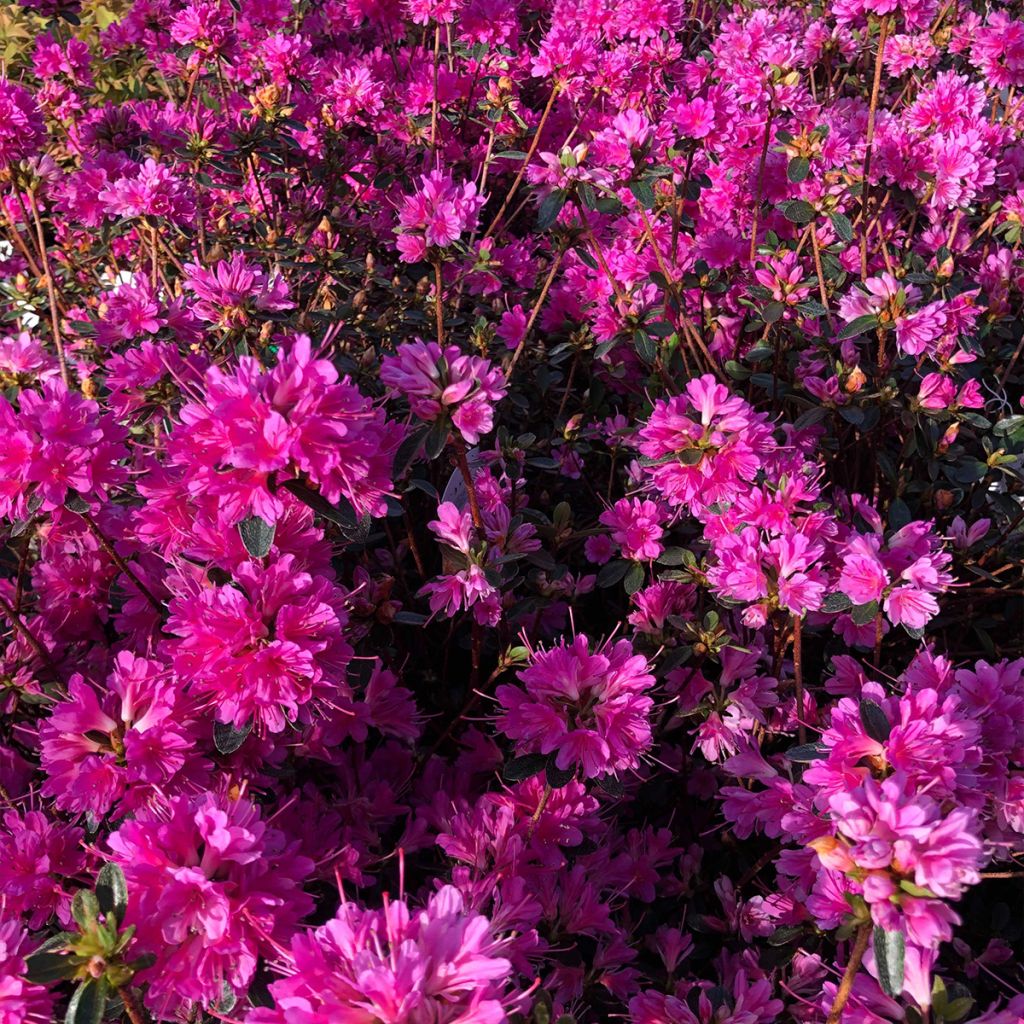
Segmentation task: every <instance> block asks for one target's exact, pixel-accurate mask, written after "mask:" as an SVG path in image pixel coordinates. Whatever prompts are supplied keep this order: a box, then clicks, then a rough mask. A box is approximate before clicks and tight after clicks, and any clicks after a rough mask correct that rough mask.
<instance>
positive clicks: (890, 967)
mask: <svg viewBox="0 0 1024 1024" xmlns="http://www.w3.org/2000/svg"><path fill="white" fill-rule="evenodd" d="M873 939H874V947H875V970H876V971H877V973H878V983H879V985H881V986H882V991H883V992H884V993H885V994H886V995H887V996H891V997H892V998H894V999H895V998H896V997H897V996H898V995H900V994H901V993H902V992H903V959H904V956H905V952H906V946H905V942H904V939H903V932H887V931H886V930H885V929H884V928H879V927H878V926H877V925H876V926H875V931H874V936H873Z"/></svg>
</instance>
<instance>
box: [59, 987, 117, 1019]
mask: <svg viewBox="0 0 1024 1024" xmlns="http://www.w3.org/2000/svg"><path fill="white" fill-rule="evenodd" d="M107 995H108V985H107V979H106V978H98V979H96V980H89V981H86V982H83V983H82V984H81V985H79V986H78V988H76V989H75V992H74V994H73V995H72V996H71V1002H69V1003H68V1012H67V1014H66V1015H65V1017H64V1024H100V1021H101V1020H103V1011H104V1010H105V1009H106V1008H107Z"/></svg>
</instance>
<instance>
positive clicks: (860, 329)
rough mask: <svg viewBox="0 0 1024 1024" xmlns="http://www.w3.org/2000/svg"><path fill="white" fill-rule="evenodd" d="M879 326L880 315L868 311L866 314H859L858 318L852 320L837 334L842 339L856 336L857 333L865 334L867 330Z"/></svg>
mask: <svg viewBox="0 0 1024 1024" xmlns="http://www.w3.org/2000/svg"><path fill="white" fill-rule="evenodd" d="M877 326H878V317H877V316H875V315H874V313H868V314H867V315H866V316H859V317H857V319H856V320H851V321H850V322H849V323H848V324H847V325H846V326H845V327H843V328H842V329H841V330H840V331H839V333H838V334H837V335H836V337H837V338H839V340H840V341H842V340H843V339H844V338H856V337H857V335H859V334H863V333H864V332H865V331H870V330H873V329H874V328H876V327H877Z"/></svg>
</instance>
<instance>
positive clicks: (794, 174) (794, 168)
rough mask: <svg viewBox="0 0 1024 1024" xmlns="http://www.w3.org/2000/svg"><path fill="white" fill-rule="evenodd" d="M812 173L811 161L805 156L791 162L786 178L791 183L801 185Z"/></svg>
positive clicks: (795, 158)
mask: <svg viewBox="0 0 1024 1024" xmlns="http://www.w3.org/2000/svg"><path fill="white" fill-rule="evenodd" d="M810 173H811V161H810V160H808V159H807V157H805V156H795V157H793V159H792V160H790V161H789V166H788V167H787V168H786V177H787V178H789V180H790V181H792V182H795V183H799V182H801V181H803V180H804V178H806V177H807V175H808V174H810Z"/></svg>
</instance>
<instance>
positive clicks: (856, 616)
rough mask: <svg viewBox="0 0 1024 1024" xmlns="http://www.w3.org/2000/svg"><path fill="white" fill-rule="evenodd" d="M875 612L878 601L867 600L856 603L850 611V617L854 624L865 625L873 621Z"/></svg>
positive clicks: (876, 611)
mask: <svg viewBox="0 0 1024 1024" xmlns="http://www.w3.org/2000/svg"><path fill="white" fill-rule="evenodd" d="M877 614H878V602H877V601H868V603H867V604H858V605H856V606H855V607H854V609H853V611H852V612H851V613H850V618H852V619H853V622H854V625H857V626H866V625H867V624H868V623H869V622H874V620H875V616H876V615H877Z"/></svg>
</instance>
